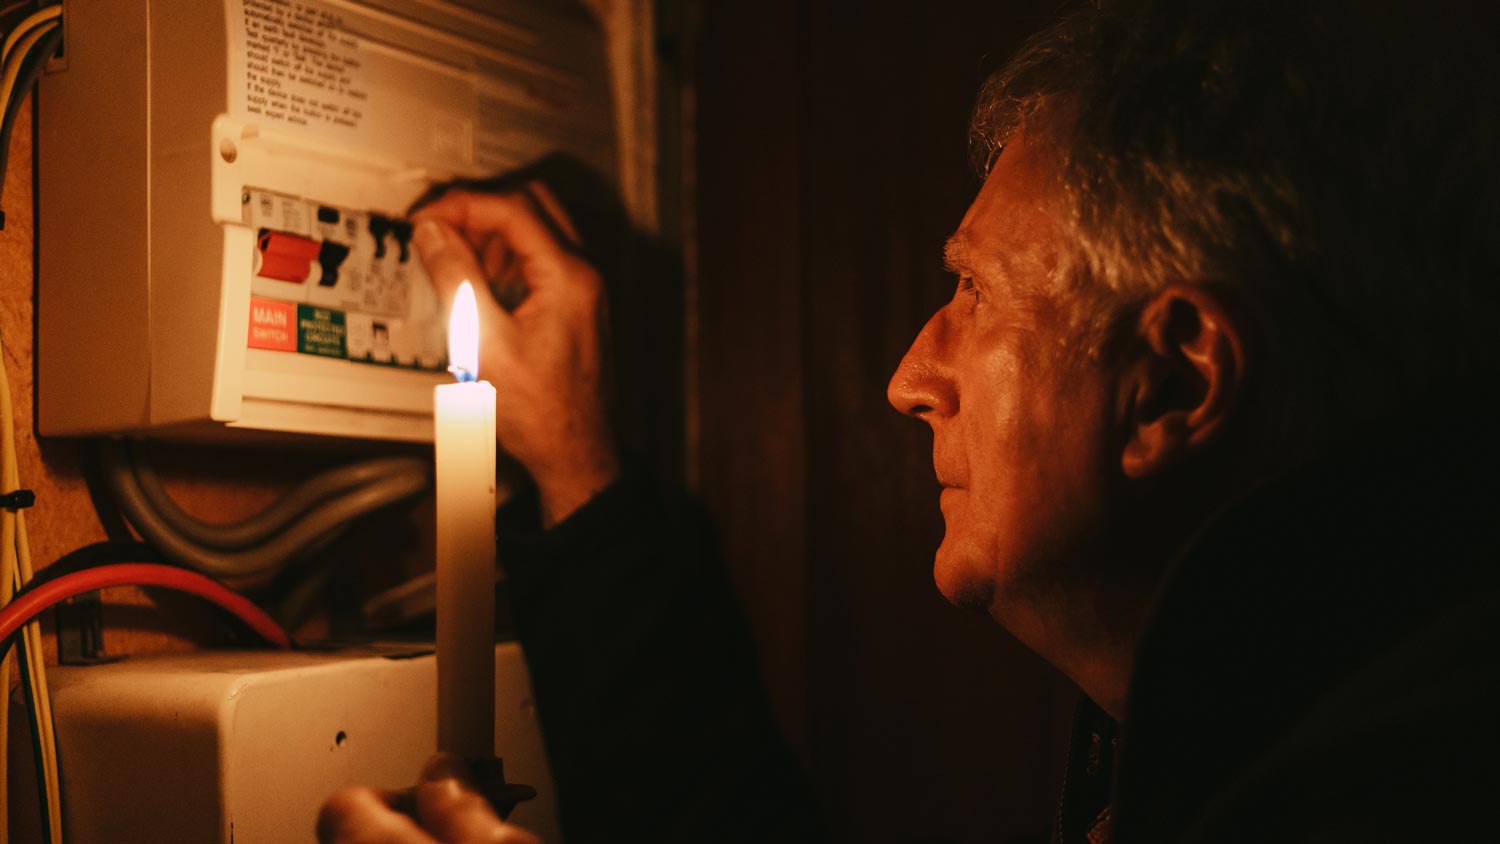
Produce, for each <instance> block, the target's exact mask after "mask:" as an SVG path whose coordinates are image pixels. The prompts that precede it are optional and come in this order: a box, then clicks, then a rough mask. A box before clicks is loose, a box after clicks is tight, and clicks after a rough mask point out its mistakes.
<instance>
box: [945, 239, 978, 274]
mask: <svg viewBox="0 0 1500 844" xmlns="http://www.w3.org/2000/svg"><path fill="white" fill-rule="evenodd" d="M973 268H974V265H973V263H972V262H971V261H970V255H969V241H968V239H966V238H964V237H963V236H962V235H954V236H952V237H950V238H948V242H947V243H944V244H943V269H945V270H947V271H948V272H950V273H953V274H954V275H964V274H966V273H969V272H970V271H972V270H973Z"/></svg>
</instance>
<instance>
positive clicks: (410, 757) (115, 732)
mask: <svg viewBox="0 0 1500 844" xmlns="http://www.w3.org/2000/svg"><path fill="white" fill-rule="evenodd" d="M410 653H412V650H411V649H410V648H406V649H388V650H385V651H377V650H367V651H361V652H346V653H316V652H307V653H275V652H266V651H219V652H207V653H197V654H180V655H173V656H158V657H131V658H129V659H127V660H126V661H124V662H120V663H114V664H110V665H99V666H88V667H76V666H60V667H56V668H50V669H48V671H47V675H48V679H49V681H50V684H51V688H52V700H53V710H54V714H55V716H56V721H57V736H58V744H59V767H60V770H61V772H62V777H63V783H62V784H63V794H64V807H65V826H66V830H67V836H68V839H69V841H72V842H110V844H168V843H169V842H170V843H172V844H175V843H176V842H183V843H184V844H186V843H187V842H192V844H287V842H299V841H311V840H312V839H313V835H312V831H313V824H314V821H315V819H316V817H317V810H318V807H319V806H320V805H321V803H322V801H323V799H324V798H325V797H326V796H327V795H329V794H331V793H332V792H334V791H336V790H337V789H339V788H340V787H342V786H345V785H351V784H366V785H373V786H379V787H387V788H404V787H406V786H408V785H410V784H411V782H412V781H413V780H414V779H415V777H416V774H417V772H418V771H419V770H420V769H421V765H422V763H423V762H424V761H425V760H426V759H427V757H428V756H429V755H431V754H432V752H433V751H434V748H435V747H436V744H437V723H436V710H437V686H436V680H437V678H436V669H435V663H434V658H433V657H432V656H431V655H430V654H428V655H422V656H415V657H411V656H405V655H406V654H410ZM495 666H496V671H495V678H496V680H495V706H496V711H495V736H496V738H495V746H496V748H495V749H496V753H497V754H498V755H499V756H500V757H501V758H503V759H504V760H505V772H506V779H507V780H508V781H511V782H520V783H525V784H527V785H531V786H534V787H536V788H537V791H538V792H539V796H538V798H537V799H536V800H534V801H530V802H527V803H523V804H521V805H520V806H519V807H518V808H517V809H516V811H515V813H514V814H513V815H512V816H511V820H514V821H515V822H517V823H519V824H522V825H524V826H526V827H528V828H530V829H532V830H534V831H536V832H537V833H538V834H540V835H541V836H542V837H543V839H544V840H546V841H548V842H549V844H557V842H560V841H561V840H562V839H561V837H560V835H559V833H558V830H557V823H556V804H555V800H554V794H553V790H552V786H551V775H550V772H549V771H548V768H547V762H546V756H545V753H544V749H543V745H542V738H541V733H540V729H539V727H538V725H537V722H536V718H535V713H534V708H533V706H532V703H531V692H530V680H529V678H528V675H527V673H526V665H525V661H524V660H523V659H522V656H521V651H520V649H519V648H518V647H517V646H515V645H513V644H503V645H498V646H496V649H495ZM12 715H13V718H12V724H13V725H15V726H16V727H17V728H18V729H17V730H16V731H15V732H13V739H14V740H18V741H19V742H20V743H19V744H17V745H16V747H17V750H18V751H19V752H16V753H13V754H12V755H13V756H14V757H18V758H17V759H15V760H13V761H14V763H16V764H14V765H13V773H15V774H16V776H13V777H11V778H10V779H11V796H12V802H11V811H12V813H13V814H15V816H16V818H15V820H16V822H17V823H16V825H15V826H14V827H13V829H14V831H15V833H16V836H15V838H14V840H15V841H16V844H30V842H33V841H39V840H40V832H39V830H37V829H36V828H35V827H34V826H33V825H32V824H29V823H28V822H27V821H28V820H29V818H30V816H31V815H34V814H35V805H36V803H35V796H34V794H33V793H32V790H34V788H35V786H34V784H33V781H32V780H31V778H30V777H29V776H28V775H27V774H28V772H27V771H25V770H24V763H25V762H26V761H27V760H26V757H28V756H29V754H27V753H25V751H24V748H26V747H28V744H27V743H26V739H25V738H24V737H23V736H22V735H21V734H20V733H19V727H21V726H22V725H24V724H25V722H26V717H25V711H24V709H22V708H21V707H20V705H19V702H14V703H13V705H12Z"/></svg>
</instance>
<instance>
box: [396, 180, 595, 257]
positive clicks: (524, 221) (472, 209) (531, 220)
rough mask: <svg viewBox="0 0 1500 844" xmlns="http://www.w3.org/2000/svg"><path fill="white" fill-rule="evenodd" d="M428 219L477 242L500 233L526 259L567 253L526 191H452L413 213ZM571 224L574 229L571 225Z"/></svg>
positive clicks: (417, 219) (419, 217)
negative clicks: (441, 223) (492, 192)
mask: <svg viewBox="0 0 1500 844" xmlns="http://www.w3.org/2000/svg"><path fill="white" fill-rule="evenodd" d="M428 219H436V220H441V221H442V222H445V223H447V224H448V225H450V226H452V227H453V228H455V229H457V230H458V231H460V232H462V233H463V234H464V236H465V237H467V238H469V240H470V241H471V242H475V243H477V242H479V241H480V240H481V239H483V238H484V237H485V236H486V235H488V234H491V233H498V234H500V235H501V236H502V237H504V238H505V242H506V243H507V244H508V245H509V246H510V248H511V249H512V250H514V251H515V253H516V254H517V255H518V256H519V257H520V258H521V260H522V261H523V262H528V261H532V260H538V259H541V260H547V259H556V260H559V261H561V260H562V259H563V258H564V257H565V256H566V255H567V253H568V249H566V248H564V245H563V244H562V243H561V242H559V241H558V239H557V237H556V236H555V235H554V234H553V230H552V228H551V227H550V226H548V225H547V222H546V221H545V220H544V219H543V218H542V213H541V210H540V206H539V205H538V203H537V200H536V199H535V198H534V197H533V196H532V195H531V194H530V193H528V192H526V191H515V192H511V193H494V194H476V193H471V192H469V191H463V190H455V191H449V192H448V193H445V194H443V195H442V196H441V197H439V198H437V199H435V200H433V201H432V202H431V203H429V204H427V205H424V206H422V207H421V208H419V209H417V210H416V211H415V212H413V213H412V220H413V221H421V220H428ZM568 225H569V227H570V228H571V226H572V224H571V223H569V224H568Z"/></svg>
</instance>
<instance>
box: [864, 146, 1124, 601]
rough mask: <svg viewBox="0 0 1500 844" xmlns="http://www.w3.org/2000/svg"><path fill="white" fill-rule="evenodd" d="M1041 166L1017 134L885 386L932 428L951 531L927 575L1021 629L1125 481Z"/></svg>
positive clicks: (954, 597)
mask: <svg viewBox="0 0 1500 844" xmlns="http://www.w3.org/2000/svg"><path fill="white" fill-rule="evenodd" d="M1051 166H1052V162H1051V161H1050V159H1049V157H1048V156H1046V155H1042V154H1039V153H1038V151H1037V150H1036V149H1034V148H1031V147H1028V146H1027V144H1026V141H1025V139H1024V138H1022V137H1017V138H1016V139H1015V140H1014V141H1013V142H1012V144H1011V145H1010V146H1009V147H1008V148H1007V149H1006V150H1005V152H1004V153H1003V154H1002V155H1001V156H1000V157H999V159H998V161H997V162H996V164H995V166H994V168H993V170H992V171H991V172H990V174H989V176H988V178H987V179H986V180H985V182H984V186H983V187H982V188H981V190H980V192H979V195H978V197H976V199H975V200H974V203H973V205H972V206H971V207H970V208H969V211H968V213H967V214H966V215H965V216H964V219H963V222H962V223H961V224H960V226H959V228H958V231H957V233H955V234H954V236H953V237H952V238H951V239H950V240H949V243H948V248H947V259H948V265H949V269H950V270H951V271H952V272H954V274H955V275H957V276H958V285H957V289H956V290H955V292H954V294H953V299H952V300H951V301H950V302H948V304H947V305H945V306H944V307H943V308H942V309H941V310H939V311H938V312H937V313H936V314H934V315H933V317H932V318H931V320H929V321H928V323H927V325H926V327H924V328H923V329H922V332H921V333H920V334H919V335H918V336H917V339H916V341H915V342H913V344H912V347H911V349H910V350H909V351H908V352H907V353H906V357H905V358H904V359H903V360H902V361H901V365H900V366H899V367H898V368H897V370H896V373H895V375H894V376H893V377H892V379H891V383H890V387H889V398H890V401H891V404H893V405H894V406H895V407H896V408H897V409H898V410H900V411H902V412H903V413H907V414H910V415H912V416H916V417H918V418H920V419H922V420H924V421H926V422H927V423H928V424H929V425H931V426H932V430H933V456H932V462H933V468H934V469H935V471H936V473H937V479H938V482H939V483H940V484H941V485H942V492H941V507H942V512H943V519H944V521H945V523H946V533H945V535H944V537H943V542H942V545H941V547H939V549H938V551H937V558H936V561H935V563H934V577H935V579H936V581H937V585H938V588H939V590H941V591H942V593H943V595H944V596H946V597H947V598H948V599H949V600H950V601H953V602H955V603H958V604H963V605H968V606H974V607H976V608H979V607H982V608H984V609H985V610H987V611H989V612H990V613H991V614H992V615H994V616H995V617H996V618H997V620H1001V621H1002V622H1006V623H1007V625H1008V626H1009V623H1010V622H1014V621H1015V619H1014V618H1013V617H1011V618H1009V619H1008V618H1007V617H1008V616H1010V615H1011V614H1010V613H1008V612H1007V609H1008V607H1010V606H1012V605H1014V603H1015V602H1016V601H1017V600H1018V599H1019V600H1022V601H1025V602H1027V603H1030V604H1031V605H1032V606H1035V602H1036V601H1037V600H1045V596H1046V595H1047V594H1048V593H1049V592H1050V591H1051V590H1053V589H1054V588H1056V587H1058V586H1066V578H1067V577H1068V576H1069V575H1068V572H1069V571H1076V569H1077V567H1079V566H1083V567H1086V566H1087V561H1086V560H1082V559H1078V556H1079V554H1080V549H1082V548H1083V547H1085V546H1086V544H1087V543H1088V540H1089V539H1090V538H1092V537H1093V535H1094V534H1095V533H1097V532H1098V531H1099V530H1100V529H1101V517H1102V515H1103V514H1104V512H1105V504H1106V500H1105V496H1106V494H1107V491H1108V489H1109V487H1110V480H1111V479H1112V478H1113V477H1116V476H1117V475H1118V466H1119V453H1118V449H1115V450H1114V451H1113V452H1111V449H1110V448H1109V445H1110V439H1111V437H1110V436H1109V428H1108V423H1109V421H1110V418H1111V416H1112V410H1113V407H1114V397H1113V395H1112V393H1113V388H1112V385H1113V381H1112V380H1111V379H1109V378H1107V377H1105V370H1104V369H1102V368H1101V365H1100V362H1098V361H1096V360H1094V359H1093V358H1092V356H1090V355H1089V354H1087V352H1086V349H1084V348H1082V347H1081V342H1082V341H1081V340H1080V333H1081V332H1080V331H1079V329H1078V328H1077V327H1076V325H1077V323H1078V322H1079V320H1078V319H1077V316H1078V314H1077V313H1076V312H1077V310H1078V307H1077V305H1076V303H1075V302H1074V301H1073V299H1072V295H1071V294H1069V293H1067V292H1066V291H1067V287H1066V285H1065V284H1064V281H1063V278H1062V267H1061V256H1062V254H1063V252H1062V250H1061V248H1060V247H1061V246H1062V241H1061V239H1060V238H1061V234H1060V231H1059V229H1058V227H1057V225H1056V224H1055V223H1054V221H1053V219H1052V217H1051V215H1050V213H1049V211H1048V205H1047V201H1048V200H1049V199H1050V197H1049V195H1048V191H1050V190H1051V189H1052V187H1051V183H1050V181H1049V168H1050V167H1051Z"/></svg>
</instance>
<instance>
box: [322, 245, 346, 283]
mask: <svg viewBox="0 0 1500 844" xmlns="http://www.w3.org/2000/svg"><path fill="white" fill-rule="evenodd" d="M348 257H349V247H347V246H345V245H344V244H342V243H339V242H338V241H334V240H325V241H323V245H322V247H321V248H320V249H319V250H318V264H319V265H320V266H322V267H323V275H322V277H320V278H319V279H318V286H320V287H332V286H334V285H335V284H338V283H339V267H340V266H342V265H343V263H344V259H345V258H348Z"/></svg>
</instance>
